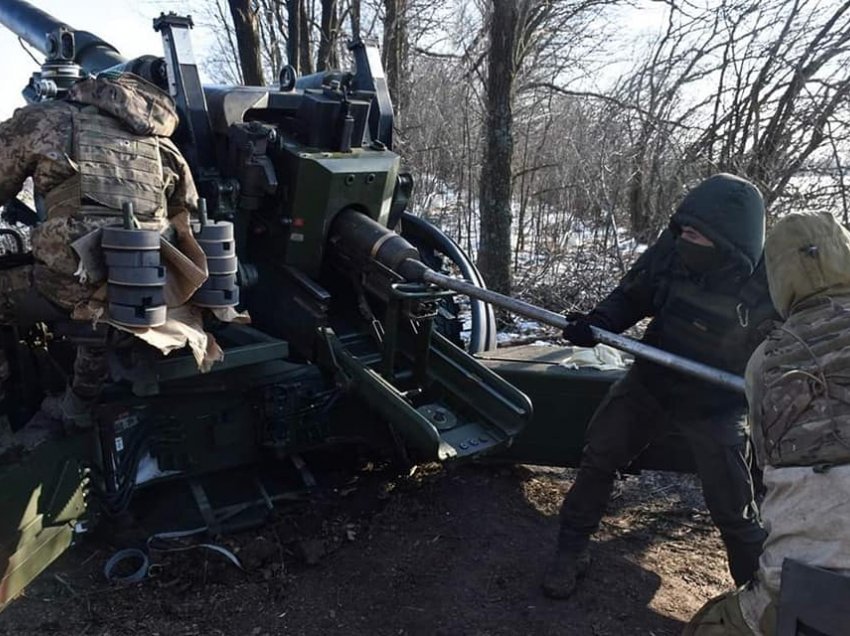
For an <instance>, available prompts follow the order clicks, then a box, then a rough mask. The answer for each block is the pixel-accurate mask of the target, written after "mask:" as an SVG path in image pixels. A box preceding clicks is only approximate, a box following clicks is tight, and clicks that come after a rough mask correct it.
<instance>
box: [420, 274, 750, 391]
mask: <svg viewBox="0 0 850 636" xmlns="http://www.w3.org/2000/svg"><path fill="white" fill-rule="evenodd" d="M421 276H422V280H424V281H425V282H428V283H431V284H433V285H437V286H438V287H444V288H446V289H451V290H454V291H456V292H460V293H462V294H466V295H467V296H471V297H473V298H477V299H479V300H483V301H485V302H488V303H491V304H493V305H495V306H497V307H501V308H503V309H507V310H508V311H511V312H513V313H516V314H520V315H521V316H527V317H528V318H534V319H535V320H539V321H540V322H543V323H546V324H547V325H551V326H553V327H558V328H559V329H563V328H564V327H566V326H567V324H569V321H567V319H566V318H564V317H563V316H562V315H561V314H556V313H555V312H554V311H549V310H547V309H543V308H542V307H537V306H535V305H531V304H529V303H526V302H523V301H521V300H517V299H516V298H511V297H509V296H504V295H503V294H499V293H497V292H494V291H491V290H489V289H482V288H480V287H476V286H475V285H471V284H469V283H467V282H465V281H462V280H457V279H456V278H451V277H449V276H445V275H443V274H438V273H437V272H435V271H433V270H429V269H425V268H423V271H422V272H421ZM591 331H592V332H593V337H594V338H596V340H597V341H599V342H602V343H605V344H607V345H610V346H612V347H614V348H615V349H619V350H621V351H625V352H627V353H631V354H632V355H634V356H637V357H640V358H644V359H646V360H650V361H652V362H655V363H657V364H660V365H662V366H665V367H669V368H671V369H675V370H676V371H681V372H682V373H687V374H688V375H692V376H694V377H697V378H699V379H701V380H706V381H708V382H711V383H713V384H716V385H718V386H722V387H723V388H725V389H731V390H733V391H737V392H739V393H743V392H744V378H742V377H740V376H738V375H735V374H734V373H729V372H728V371H723V370H722V369H716V368H714V367H710V366H708V365H707V364H702V363H701V362H695V361H693V360H689V359H688V358H683V357H682V356H677V355H676V354H673V353H669V352H667V351H662V350H661V349H657V348H655V347H651V346H649V345H646V344H643V343H642V342H638V341H637V340H632V339H631V338H628V337H626V336H621V335H619V334H616V333H611V332H610V331H606V330H604V329H600V328H599V327H591Z"/></svg>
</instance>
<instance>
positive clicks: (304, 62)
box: [297, 0, 314, 75]
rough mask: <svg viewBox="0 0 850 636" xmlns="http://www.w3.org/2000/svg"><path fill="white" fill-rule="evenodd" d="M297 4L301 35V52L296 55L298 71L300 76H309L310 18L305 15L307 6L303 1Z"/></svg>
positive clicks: (311, 62) (311, 59)
mask: <svg viewBox="0 0 850 636" xmlns="http://www.w3.org/2000/svg"><path fill="white" fill-rule="evenodd" d="M297 1H298V4H299V7H300V8H299V10H298V25H299V31H300V33H301V38H300V40H299V45H300V47H301V52H300V53H299V54H298V63H299V64H300V65H301V68H300V69H299V71H300V73H301V74H302V75H310V73H312V72H313V68H314V66H313V54H312V51H311V50H310V16H308V15H307V5H306V3H305V2H304V0H297Z"/></svg>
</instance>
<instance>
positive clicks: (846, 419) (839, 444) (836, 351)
mask: <svg viewBox="0 0 850 636" xmlns="http://www.w3.org/2000/svg"><path fill="white" fill-rule="evenodd" d="M756 382H758V383H759V386H757V387H755V389H754V391H753V394H754V395H756V396H758V399H759V404H758V405H756V408H758V409H759V410H760V414H759V415H760V417H757V418H756V422H757V426H756V427H755V430H754V431H753V442H754V444H755V445H756V452H757V453H758V455H759V458H760V459H761V460H762V461H764V462H765V463H767V464H770V465H772V466H812V465H817V464H826V465H833V464H845V463H850V296H838V297H835V298H821V299H819V300H817V301H814V302H813V303H812V304H810V305H809V306H807V307H805V308H804V309H802V310H799V311H796V312H794V313H793V314H792V315H791V316H790V317H789V319H788V320H787V321H786V322H785V324H784V325H782V326H781V327H780V328H779V329H777V330H775V331H774V332H773V333H771V335H770V337H768V339H767V340H766V341H765V348H764V364H763V366H762V370H761V373H760V375H759V376H758V377H757V378H756Z"/></svg>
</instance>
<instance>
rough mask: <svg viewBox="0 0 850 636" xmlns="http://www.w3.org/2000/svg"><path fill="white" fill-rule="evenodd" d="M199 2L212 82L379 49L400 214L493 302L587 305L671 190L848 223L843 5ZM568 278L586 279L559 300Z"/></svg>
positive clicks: (793, 0) (322, 64) (563, 0)
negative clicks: (373, 42) (747, 199)
mask: <svg viewBox="0 0 850 636" xmlns="http://www.w3.org/2000/svg"><path fill="white" fill-rule="evenodd" d="M199 9H200V12H201V14H202V16H203V19H205V20H206V21H207V22H208V23H209V24H211V25H213V26H214V31H215V33H216V34H217V35H216V38H215V42H214V44H213V46H212V48H211V50H210V51H209V54H208V56H207V59H206V61H205V66H206V71H207V73H208V74H209V75H210V76H211V77H212V78H213V79H214V80H218V81H222V82H244V83H247V84H266V83H267V84H274V83H276V81H277V79H276V78H277V76H278V72H279V70H280V68H281V67H282V66H283V65H285V64H287V63H288V64H291V65H292V66H293V67H295V68H296V69H297V70H298V72H299V74H306V73H311V72H314V71H321V70H324V69H329V68H336V67H340V66H342V67H344V68H346V67H347V66H348V64H349V59H348V53H347V49H346V42H347V41H348V40H350V39H351V38H352V36H353V35H356V34H360V35H361V36H362V37H372V38H377V39H378V40H379V42H380V44H381V50H382V57H383V62H384V67H385V70H386V74H387V82H388V85H389V89H390V92H391V95H392V98H393V104H394V106H395V114H396V118H395V143H396V147H395V150H396V151H397V152H399V153H400V154H401V156H402V158H403V161H404V163H405V165H406V167H407V169H408V170H409V171H410V172H412V173H413V175H414V179H415V182H416V188H415V196H414V199H413V202H412V211H413V212H415V213H417V214H423V215H425V216H427V217H429V218H430V219H431V220H432V221H434V222H436V223H438V224H439V225H440V226H441V227H442V228H443V229H444V230H445V231H446V232H447V233H449V234H450V235H451V236H452V237H453V238H455V240H457V241H458V242H459V243H460V244H461V245H462V246H463V247H464V248H465V249H467V250H468V251H469V252H470V253H472V254H473V255H475V256H476V258H477V261H478V264H479V266H480V268H481V270H482V273H483V274H484V276H485V279H486V281H487V283H488V285H489V286H490V287H492V288H495V289H497V290H499V291H502V292H505V293H510V292H511V291H514V292H515V293H519V292H522V293H526V294H527V293H528V292H530V291H531V290H533V289H550V288H553V285H554V291H552V292H547V293H554V294H556V295H559V294H560V295H562V296H563V295H564V294H566V301H564V302H566V303H567V304H569V305H573V306H576V305H577V306H581V305H582V304H586V303H585V301H584V299H585V298H586V297H590V296H593V295H594V294H593V289H592V288H593V287H594V285H597V286H598V285H599V284H600V283H599V280H598V279H599V276H598V274H599V273H600V271H602V272H604V273H608V274H609V275H611V274H614V275H619V273H621V272H622V271H623V268H625V267H626V266H627V265H628V264H629V262H630V261H631V259H632V257H633V247H634V246H635V245H637V244H639V243H640V242H644V243H645V242H649V241H651V240H652V239H653V238H654V236H655V235H656V234H657V232H658V231H659V230H660V229H661V228H662V227H664V225H665V224H666V223H667V220H668V218H669V215H670V214H671V213H672V212H673V210H674V209H675V206H676V203H677V201H678V200H679V199H680V198H681V196H682V193H683V191H684V190H685V189H686V188H687V187H688V186H690V185H692V184H693V183H695V182H696V181H698V180H700V179H701V178H704V177H706V176H709V175H711V174H713V173H716V172H718V171H726V172H732V173H735V174H738V175H741V176H743V177H746V178H748V179H751V180H752V181H753V182H755V183H756V184H757V185H758V187H759V188H760V189H761V191H762V192H763V194H764V196H765V200H766V202H767V205H768V210H769V217H770V219H773V218H776V217H778V216H780V215H782V214H785V213H787V212H788V211H791V210H819V211H820V210H828V211H831V212H833V213H834V214H836V215H837V216H838V217H839V219H840V220H841V221H842V222H844V223H845V224H847V223H848V221H850V218H848V216H850V208H849V207H848V206H850V204H849V203H848V201H847V193H846V190H845V188H844V180H845V167H844V164H845V161H846V156H847V155H846V153H847V148H848V145H847V144H848V132H850V111H848V92H849V91H850V64H848V61H850V60H848V57H849V56H850V46H848V45H850V2H836V1H815V0H681V1H680V0H663V1H661V0H656V1H651V0H635V1H632V2H627V1H626V0H469V1H466V2H464V1H456V0H442V1H440V0H212V1H211V2H205V3H204V4H203V5H202V7H199ZM769 222H770V221H769ZM582 269H584V270H586V274H587V276H585V277H582V271H580V270H582ZM567 275H569V276H571V277H573V279H576V280H578V281H579V283H580V284H573V285H571V287H570V289H569V290H564V289H562V288H559V287H558V285H557V283H558V282H559V281H560V280H562V279H563V278H564V277H565V276H567ZM544 300H545V299H544ZM549 304H552V303H549ZM561 304H564V303H563V302H562V303H561Z"/></svg>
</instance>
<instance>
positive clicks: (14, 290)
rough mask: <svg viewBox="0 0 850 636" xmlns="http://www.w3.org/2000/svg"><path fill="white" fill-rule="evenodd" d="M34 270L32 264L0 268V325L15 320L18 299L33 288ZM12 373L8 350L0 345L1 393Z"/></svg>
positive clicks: (9, 323)
mask: <svg viewBox="0 0 850 636" xmlns="http://www.w3.org/2000/svg"><path fill="white" fill-rule="evenodd" d="M32 272H33V268H32V265H23V266H21V267H11V268H9V269H4V270H0V325H11V324H13V323H14V322H15V308H16V307H17V301H18V299H19V298H20V296H21V295H22V294H24V293H26V292H29V290H30V289H31V288H32ZM11 373H12V371H11V368H10V367H9V358H8V356H7V355H6V350H5V349H4V348H3V347H2V346H0V393H3V392H4V389H5V384H6V381H7V380H8V379H9V376H10V375H11Z"/></svg>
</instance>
